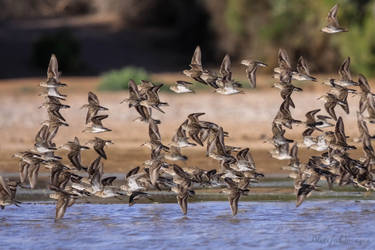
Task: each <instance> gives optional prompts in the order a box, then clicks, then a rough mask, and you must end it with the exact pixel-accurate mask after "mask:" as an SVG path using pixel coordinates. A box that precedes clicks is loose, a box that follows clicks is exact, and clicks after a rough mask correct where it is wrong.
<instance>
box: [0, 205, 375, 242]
mask: <svg viewBox="0 0 375 250" xmlns="http://www.w3.org/2000/svg"><path fill="white" fill-rule="evenodd" d="M54 213H55V210H54V205H52V204H47V205H46V204H23V205H22V207H20V208H17V207H7V208H6V209H5V210H2V211H0V242H1V249H6V248H34V249H40V248H48V249H53V248H59V249H69V248H77V247H79V249H83V248H84V247H87V248H89V249H93V248H102V249H108V248H111V249H113V248H115V249H123V248H142V249H155V248H163V249H167V248H168V249H176V248H181V249H194V248H197V247H204V248H205V249H238V248H245V247H246V248H249V247H258V248H267V249H286V248H288V249H289V248H294V249H301V248H302V247H303V248H304V249H324V248H328V247H329V248H336V249H353V248H355V249H358V248H361V249H366V248H369V249H375V243H374V242H375V240H373V236H374V233H375V225H374V221H375V202H373V201H360V202H356V201H337V200H335V201H331V200H328V201H309V202H306V203H304V204H303V205H302V207H300V208H298V209H296V208H295V205H294V203H293V202H240V205H239V213H238V215H237V216H236V217H233V216H231V215H230V214H231V213H230V209H229V205H228V203H227V202H202V203H191V204H189V215H188V216H186V217H184V216H181V213H180V210H179V207H178V206H177V204H137V205H135V206H133V207H128V206H126V205H123V204H113V205H109V204H108V205H102V204H76V205H74V206H73V207H71V208H69V209H68V210H67V212H66V214H65V218H64V219H63V220H61V221H59V222H54ZM4 246H5V248H4Z"/></svg>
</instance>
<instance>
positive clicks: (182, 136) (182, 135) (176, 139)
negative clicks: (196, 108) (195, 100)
mask: <svg viewBox="0 0 375 250" xmlns="http://www.w3.org/2000/svg"><path fill="white" fill-rule="evenodd" d="M188 122H189V120H185V121H184V122H183V123H182V124H181V125H180V126H179V127H178V129H177V132H176V134H175V135H174V136H173V137H172V143H171V144H170V145H171V146H175V147H178V148H185V147H195V146H196V144H195V143H191V142H189V141H188V139H189V138H188V137H187V135H186V131H185V129H184V128H185V127H186V126H187V123H188Z"/></svg>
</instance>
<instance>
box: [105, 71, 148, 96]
mask: <svg viewBox="0 0 375 250" xmlns="http://www.w3.org/2000/svg"><path fill="white" fill-rule="evenodd" d="M130 79H133V80H134V81H135V82H136V83H137V84H139V83H140V81H141V80H150V75H149V74H148V73H147V71H146V70H144V69H142V68H136V67H125V68H122V69H120V70H112V71H109V72H107V73H104V74H103V75H102V77H101V81H100V85H99V90H105V91H118V90H126V89H128V82H129V80H130Z"/></svg>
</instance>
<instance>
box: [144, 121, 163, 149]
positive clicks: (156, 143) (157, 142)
mask: <svg viewBox="0 0 375 250" xmlns="http://www.w3.org/2000/svg"><path fill="white" fill-rule="evenodd" d="M148 135H149V138H150V141H148V142H145V143H143V144H142V145H141V146H146V147H148V148H150V149H156V148H160V149H162V150H164V151H167V152H168V151H169V148H168V147H167V146H165V145H163V143H162V142H161V136H160V132H159V127H158V125H157V124H156V122H155V121H154V120H150V121H149V126H148Z"/></svg>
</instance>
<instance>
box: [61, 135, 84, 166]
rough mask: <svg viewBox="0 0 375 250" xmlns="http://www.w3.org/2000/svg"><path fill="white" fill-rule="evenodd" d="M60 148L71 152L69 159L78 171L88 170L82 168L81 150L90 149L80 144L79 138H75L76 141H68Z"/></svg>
mask: <svg viewBox="0 0 375 250" xmlns="http://www.w3.org/2000/svg"><path fill="white" fill-rule="evenodd" d="M60 148H61V149H66V150H69V153H68V158H69V160H70V162H71V163H72V164H73V166H74V167H75V168H76V169H77V170H78V171H80V170H81V169H87V168H86V167H84V166H82V163H81V150H85V149H89V147H86V146H82V145H81V144H80V143H79V139H78V137H74V141H68V142H67V143H65V144H63V145H62V146H60Z"/></svg>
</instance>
